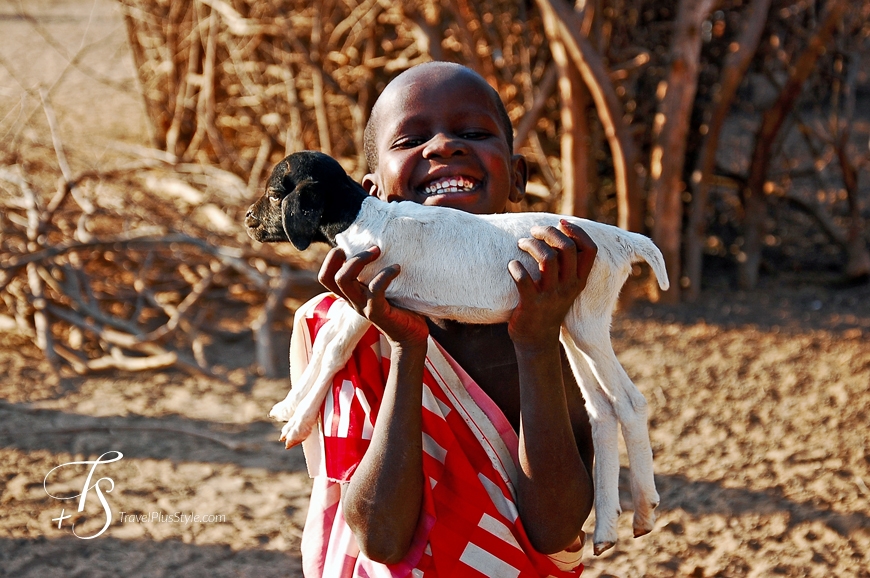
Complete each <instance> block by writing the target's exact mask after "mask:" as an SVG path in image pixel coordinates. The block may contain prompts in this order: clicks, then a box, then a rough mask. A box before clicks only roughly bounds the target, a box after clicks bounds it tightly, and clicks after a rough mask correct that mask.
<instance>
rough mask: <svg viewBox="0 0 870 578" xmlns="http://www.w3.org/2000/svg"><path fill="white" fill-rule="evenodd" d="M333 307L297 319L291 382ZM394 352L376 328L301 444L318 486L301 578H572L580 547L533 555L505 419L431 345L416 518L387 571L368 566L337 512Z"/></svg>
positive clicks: (329, 302)
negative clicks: (404, 548) (402, 553)
mask: <svg viewBox="0 0 870 578" xmlns="http://www.w3.org/2000/svg"><path fill="white" fill-rule="evenodd" d="M336 302H337V298H336V297H335V296H334V295H332V294H326V295H322V296H320V297H317V298H315V299H313V300H312V301H310V302H308V303H307V304H306V305H304V306H303V307H302V308H300V309H299V310H298V311H297V313H296V319H295V322H294V331H293V338H292V343H291V348H290V352H291V372H292V375H293V378H294V379H298V376H299V375H301V373H302V371H304V369H305V366H306V365H307V360H308V357H309V355H310V351H311V343H312V341H313V339H314V337H315V335H316V334H317V332H318V330H319V329H320V327H321V326H322V325H323V324H324V323H325V321H326V320H327V319H328V318H329V315H330V309H331V308H332V306H333V305H334V304H335V303H336ZM389 358H390V355H389V346H388V344H387V342H386V340H385V339H384V338H383V337H382V336H381V334H380V333H379V332H378V331H377V329H375V328H374V327H372V328H371V329H369V331H368V332H367V333H366V334H365V335H364V336H363V338H362V339H361V340H360V342H359V344H358V345H357V347H356V350H355V351H354V354H353V357H352V358H351V360H350V361H349V362H348V364H347V365H346V366H345V367H344V368H343V369H342V370H341V371H339V372H338V374H336V376H335V378H334V381H333V387H332V390H331V391H330V392H329V393H327V398H326V400H325V402H324V404H323V408H322V410H321V415H320V421H319V423H318V427H316V428H315V430H314V431H313V433H312V434H311V435H310V436H309V437H308V439H306V440H305V442H303V449H304V451H305V458H306V461H307V463H308V470H309V474H310V475H311V476H312V477H313V478H314V485H313V488H312V493H311V503H310V507H309V512H308V519H307V521H306V523H305V531H304V534H303V539H302V560H303V569H304V572H305V576H306V577H308V578H315V577H321V576H323V577H328V578H352V577H354V578H355V577H371V578H379V577H384V578H386V577H405V576H412V577H414V578H420V577H425V578H435V577H442V578H448V577H449V578H462V577H477V578H479V577H481V576H491V577H498V578H515V577H521V578H526V577H538V576H553V577H558V578H561V577H568V576H579V575H580V573H581V572H582V570H583V565H582V564H581V563H580V558H581V556H582V546H583V541H582V540H581V539H580V538H578V540H577V542H576V543H575V545H574V547H572V548H571V551H565V552H560V553H559V554H555V555H552V556H547V555H544V554H541V553H538V552H536V551H535V550H534V548H532V546H531V544H530V543H529V540H528V537H527V536H526V533H525V530H524V529H523V525H522V522H521V520H520V518H519V515H518V513H517V507H516V494H515V491H514V487H515V480H516V463H517V447H518V440H517V435H516V433H515V432H514V431H513V429H512V428H511V426H510V424H509V423H508V421H507V419H506V418H505V417H504V415H503V414H502V413H501V410H499V408H498V407H497V406H496V405H495V404H494V403H493V402H492V400H490V399H489V398H488V397H487V396H486V395H485V394H484V393H483V391H482V390H481V389H480V388H479V387H478V386H477V385H476V384H474V383H473V382H472V380H471V379H470V378H469V377H468V376H467V374H465V372H464V371H463V370H462V369H461V368H460V367H458V366H457V365H456V363H455V362H454V361H453V360H452V359H450V358H449V356H448V355H447V354H446V353H445V352H444V351H443V350H442V349H441V348H440V347H439V346H438V345H437V344H435V342H434V341H432V339H431V338H430V340H429V350H428V352H427V358H426V370H425V372H424V376H423V408H422V412H423V450H424V455H423V471H424V474H425V476H426V479H428V480H429V483H428V484H426V485H425V488H424V496H423V505H422V511H421V512H420V519H419V522H418V526H417V529H416V533H415V536H414V539H413V542H412V545H411V548H410V550H409V552H408V554H407V555H406V557H405V559H404V560H402V561H401V562H399V563H398V564H394V565H385V564H380V563H377V562H374V561H372V560H370V559H368V558H366V557H365V555H363V554H362V553H361V552H360V551H359V547H358V546H357V543H356V540H355V538H354V536H353V533H352V532H351V530H350V528H349V527H348V525H347V523H346V521H345V519H344V516H343V514H342V504H341V489H340V484H341V483H343V482H347V481H348V480H349V479H350V477H351V476H352V475H353V472H354V470H355V469H356V467H357V466H358V465H359V462H360V460H361V459H362V457H363V455H364V454H365V451H366V449H367V448H368V446H369V443H370V442H371V437H372V431H373V429H374V423H375V420H376V419H377V414H378V408H379V407H380V403H381V399H382V396H383V393H384V386H385V383H386V379H387V375H388V373H389Z"/></svg>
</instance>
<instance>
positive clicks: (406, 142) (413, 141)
mask: <svg viewBox="0 0 870 578" xmlns="http://www.w3.org/2000/svg"><path fill="white" fill-rule="evenodd" d="M423 142H424V140H423V139H422V138H420V137H407V138H403V139H399V140H397V141H396V142H395V144H393V148H397V149H407V148H413V147H415V146H420V145H421V144H423Z"/></svg>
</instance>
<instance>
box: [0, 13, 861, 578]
mask: <svg viewBox="0 0 870 578" xmlns="http://www.w3.org/2000/svg"><path fill="white" fill-rule="evenodd" d="M21 10H26V12H27V13H29V14H31V15H33V16H34V17H35V18H36V19H37V21H38V22H39V23H40V26H42V27H43V28H42V31H43V32H45V33H47V34H49V35H50V37H51V38H53V39H54V41H55V42H58V46H57V47H52V46H51V45H50V44H48V43H47V42H46V41H45V39H44V38H43V36H42V35H40V34H39V33H38V32H36V31H35V29H34V28H33V26H32V23H31V22H29V21H28V20H27V19H25V18H22V17H21V16H20V11H21ZM92 43H95V44H93V46H91V44H92ZM82 48H84V54H83V55H82V56H81V61H82V62H83V63H84V64H85V65H86V67H87V68H88V70H87V71H85V72H83V71H82V70H81V69H70V68H68V66H67V64H66V61H67V60H68V59H69V58H71V57H72V56H73V55H75V54H76V53H78V52H80V51H81V50H82ZM0 58H2V60H0V138H3V139H6V140H5V141H4V142H9V140H8V139H9V135H10V134H11V132H15V131H18V133H19V134H20V135H21V136H20V137H19V140H18V141H17V142H18V145H16V146H21V147H31V148H32V147H36V148H38V147H39V146H43V147H44V143H48V142H49V141H48V140H47V137H46V134H45V130H44V122H43V121H42V117H41V115H42V110H41V108H40V107H39V106H38V100H34V98H33V97H32V96H31V97H26V98H25V97H22V89H23V88H27V89H34V88H37V87H39V86H42V87H44V88H51V87H52V86H54V89H53V90H52V91H51V93H50V95H51V98H52V102H53V103H54V106H55V107H56V108H57V110H58V117H59V123H60V125H61V130H62V134H63V137H64V139H65V142H66V143H67V145H68V147H69V148H70V149H75V151H76V155H75V161H74V162H76V163H79V164H80V166H88V165H94V166H96V165H99V164H100V163H101V162H103V160H104V159H105V158H107V156H110V155H111V150H112V149H113V145H111V144H107V143H111V142H112V141H113V139H114V140H124V141H127V142H146V140H147V132H146V127H145V123H144V120H143V118H142V112H141V104H139V102H138V100H137V99H136V98H135V83H134V82H133V80H132V79H133V73H132V65H131V62H130V57H129V53H128V51H127V49H126V45H125V33H124V29H123V26H122V24H121V21H120V18H119V16H118V13H117V10H116V7H115V6H114V5H113V4H112V3H111V2H110V1H109V0H96V1H91V0H81V1H75V0H40V1H33V0H27V2H22V3H19V2H17V1H11V0H10V1H7V2H5V3H3V4H2V5H0ZM82 102H86V103H87V104H88V106H84V107H83V106H81V104H82ZM28 115H31V116H28ZM22 119H24V120H22ZM24 121H26V130H25V131H23V132H22V131H21V130H19V129H21V126H24V125H23V124H21V123H23V122H24ZM16 123H19V124H16ZM40 143H42V144H40ZM729 274H730V272H729V271H727V270H723V272H722V275H721V276H720V277H715V276H714V277H715V278H713V279H712V280H711V282H710V287H708V288H707V289H706V290H705V292H704V294H703V297H702V299H701V300H700V301H699V302H698V303H697V304H694V305H692V306H681V307H664V306H661V305H652V304H648V303H645V302H642V301H638V302H635V304H634V306H633V307H632V308H631V309H630V310H628V311H627V312H623V313H619V314H618V315H617V316H616V319H615V322H614V343H615V347H616V350H617V353H618V355H619V357H620V359H621V360H622V362H623V363H624V365H625V367H626V370H627V371H628V373H629V375H631V376H632V378H633V379H634V380H635V382H636V383H637V384H638V386H639V387H640V389H641V390H642V391H643V392H644V394H645V395H646V397H647V399H648V400H649V402H650V410H651V416H652V417H651V424H650V426H651V427H650V430H651V437H652V441H653V448H654V451H655V459H656V472H657V482H658V487H659V491H660V493H661V496H662V505H661V507H660V519H659V522H658V524H657V527H656V530H655V531H654V532H653V533H652V534H650V535H649V536H647V537H644V538H641V539H637V540H634V539H632V538H631V537H630V515H631V511H630V503H629V502H625V503H624V509H625V510H626V513H625V514H624V515H623V517H622V518H621V520H620V535H621V541H620V542H619V544H618V546H617V547H616V548H615V549H613V550H611V551H609V552H608V553H606V554H605V555H604V556H602V557H601V558H594V557H593V556H592V555H591V551H588V550H587V565H588V566H587V567H588V570H587V573H586V574H585V575H588V576H591V577H603V576H618V577H621V578H633V577H643V576H698V577H701V576H707V577H709V576H726V577H743V576H747V577H748V576H791V577H799V576H800V577H803V576H819V577H834V576H836V577H850V576H854V577H868V576H870V489H868V484H870V433H868V425H870V286H868V285H863V286H855V287H845V286H839V285H837V284H836V277H835V274H834V273H826V272H825V271H823V270H820V271H817V272H807V271H804V272H803V273H800V272H792V273H785V272H780V273H779V274H778V275H777V276H775V277H773V276H769V275H768V276H765V277H764V279H763V282H762V285H761V287H760V288H759V289H758V290H756V291H752V292H739V291H735V290H734V289H733V288H731V286H730V285H729V283H728V278H729V277H728V275H729ZM0 331H2V333H0V576H16V577H18V576H22V577H23V576H48V577H54V576H57V577H68V576H81V577H99V576H107V577H114V576H131V577H139V576H143V577H144V576H185V577H195V576H217V577H222V576H257V577H260V578H265V577H268V576H300V575H301V572H300V569H299V567H300V563H299V556H298V551H299V537H300V533H301V528H302V522H303V520H304V516H305V512H306V508H307V495H308V488H309V482H308V478H307V475H306V474H305V472H304V463H303V460H302V456H301V453H300V452H299V451H290V452H286V451H284V450H283V448H282V446H281V445H280V444H279V443H278V442H277V441H276V438H277V432H278V428H277V426H276V425H275V424H274V423H271V422H269V420H268V418H267V417H266V414H267V413H268V410H269V408H270V406H271V405H272V404H273V403H274V402H275V401H277V400H279V399H281V398H282V397H283V395H284V393H285V391H284V390H285V387H286V384H285V383H283V381H281V380H267V379H263V378H258V377H256V376H255V375H254V373H253V371H252V370H246V369H235V370H232V371H230V372H229V373H228V377H227V379H226V380H224V381H220V380H209V379H205V378H200V377H191V376H188V375H185V374H181V373H176V372H162V373H161V372H152V373H139V374H102V375H100V376H97V377H89V378H78V379H69V380H64V381H63V382H58V381H57V380H56V379H55V378H53V377H52V376H51V373H50V372H49V370H48V367H47V365H46V364H45V362H44V361H43V360H42V357H41V355H40V354H39V351H38V350H37V349H36V348H35V346H33V345H32V344H31V342H30V341H29V339H28V338H26V337H24V336H22V335H20V334H18V333H16V332H15V330H14V329H12V328H11V327H4V328H2V329H0ZM223 353H224V355H225V356H226V358H227V359H231V360H233V362H234V365H236V366H239V367H244V366H246V365H247V364H248V363H250V361H251V359H252V357H251V350H250V348H246V347H244V344H242V345H240V346H239V347H238V348H237V349H234V350H227V351H225V352H223ZM116 451H117V452H122V453H123V458H122V459H121V460H119V461H116V462H114V463H109V464H102V465H100V466H98V467H97V469H96V470H95V473H94V475H93V477H92V478H91V481H90V485H91V486H93V485H94V484H95V483H99V487H100V489H101V490H102V491H103V497H104V499H105V500H106V504H107V505H106V507H104V506H103V505H101V502H100V500H99V497H98V495H97V493H96V492H95V490H91V492H90V493H89V495H88V501H87V504H86V507H85V509H84V512H81V513H79V512H77V511H76V510H77V506H78V499H76V498H73V499H67V500H60V499H55V498H52V497H49V496H48V495H47V494H46V487H44V482H45V480H46V476H47V474H48V473H49V472H50V471H51V470H52V468H55V467H57V466H59V465H61V464H65V463H68V462H73V461H87V460H95V459H96V458H97V457H99V456H100V455H102V454H105V453H107V452H116ZM113 455H114V454H109V455H107V456H106V457H105V458H104V459H111V458H112V457H113ZM89 471H90V466H87V465H70V466H64V467H62V468H60V469H58V470H56V471H55V472H54V473H53V474H52V476H51V477H49V478H48V484H47V489H48V491H49V492H51V494H53V495H54V496H57V497H58V498H61V497H73V496H75V494H77V493H79V492H81V491H82V487H83V485H84V484H85V480H86V478H87V474H88V472H89ZM103 478H105V479H103ZM108 479H110V480H111V482H109V481H108ZM97 480H102V481H100V482H97ZM623 481H624V482H625V481H626V479H625V478H623ZM624 485H625V484H624ZM110 488H113V489H112V491H111V492H109V489H110ZM106 508H109V509H110V510H111V512H112V516H113V518H112V523H111V524H110V525H109V527H108V529H106V531H105V532H104V533H102V534H101V535H99V536H98V537H96V538H93V539H88V540H85V539H81V538H80V537H77V536H76V535H74V534H73V532H72V530H71V528H72V523H73V522H75V527H76V532H77V533H78V535H79V536H81V537H89V536H93V535H94V534H96V533H98V532H99V531H100V529H101V528H102V527H103V524H104V523H105V520H106V516H105V510H106ZM62 512H63V515H64V516H67V515H72V517H70V518H62V519H60V518H61V514H62ZM152 513H156V516H157V517H156V518H155V519H152V518H151V516H152V515H153V514H152ZM122 514H123V516H122ZM131 515H135V516H142V515H145V516H147V517H148V518H147V519H146V520H145V521H136V520H134V519H131V518H130V516H131ZM189 515H196V516H200V517H203V518H204V519H200V520H199V521H188V519H187V518H185V517H186V516H189ZM183 516H184V517H183ZM209 516H213V517H212V518H209ZM58 524H60V528H58ZM589 527H590V528H591V524H590V526H589Z"/></svg>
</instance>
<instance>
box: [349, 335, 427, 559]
mask: <svg viewBox="0 0 870 578" xmlns="http://www.w3.org/2000/svg"><path fill="white" fill-rule="evenodd" d="M425 357H426V344H425V343H423V344H422V345H419V344H415V345H410V346H406V347H402V346H396V345H394V346H393V350H392V354H391V359H390V362H391V363H390V373H389V376H388V379H387V384H386V388H385V391H384V398H383V400H382V402H381V406H380V410H379V412H378V418H377V421H376V423H375V428H374V431H373V433H372V442H371V445H370V446H369V449H368V450H367V451H366V454H365V456H364V457H363V459H362V461H361V462H360V464H359V467H358V468H357V470H356V472H354V474H353V477H352V478H351V480H350V483H348V484H347V485H346V486H345V487H344V488H342V492H343V494H342V496H343V502H344V514H345V518H346V519H347V522H348V525H349V526H350V528H351V530H353V532H354V535H355V536H356V538H357V542H358V543H359V546H360V549H361V550H362V552H363V553H364V554H366V556H368V557H369V558H371V559H372V560H375V561H378V562H386V563H395V562H398V561H400V560H401V559H402V558H404V556H405V553H406V552H407V550H408V547H409V546H410V544H411V539H412V538H413V535H414V531H415V529H416V526H417V520H418V517H419V513H420V507H421V503H422V498H423V448H422V434H421V431H422V414H421V407H422V395H423V394H422V391H423V366H424V363H425Z"/></svg>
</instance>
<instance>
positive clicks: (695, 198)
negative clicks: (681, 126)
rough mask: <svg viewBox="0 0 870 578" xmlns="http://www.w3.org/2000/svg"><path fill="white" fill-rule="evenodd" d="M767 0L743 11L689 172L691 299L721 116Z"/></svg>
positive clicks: (756, 39)
mask: <svg viewBox="0 0 870 578" xmlns="http://www.w3.org/2000/svg"><path fill="white" fill-rule="evenodd" d="M770 3H771V0H753V2H752V4H751V5H750V6H749V9H748V11H747V14H746V22H745V24H744V27H743V31H742V32H741V33H740V36H739V37H738V38H737V42H736V50H734V51H732V52H731V53H729V54H728V56H727V57H726V58H725V63H724V65H723V67H722V74H721V77H720V80H719V90H718V91H716V93H715V94H714V95H713V103H712V111H711V112H710V113H709V117H708V118H709V120H708V122H707V134H706V135H705V136H704V140H703V142H702V143H701V153H700V154H699V155H698V166H697V168H696V170H695V173H694V174H693V175H692V189H693V195H692V204H691V209H690V213H689V224H688V227H687V229H686V241H685V259H686V270H685V275H684V276H685V277H686V278H687V279H688V281H689V286H688V288H687V289H686V291H685V292H684V294H683V297H684V298H687V299H688V300H690V301H694V300H695V299H697V298H698V295H699V294H700V292H701V277H702V269H703V265H702V261H703V255H704V234H705V232H706V229H707V226H706V218H705V217H706V211H707V199H708V196H709V191H710V178H711V177H712V176H713V171H714V170H715V168H716V151H717V150H718V148H719V136H720V134H721V133H722V126H723V125H724V124H725V118H726V117H727V116H728V111H729V110H730V108H731V103H732V102H734V96H735V95H736V94H737V89H738V88H739V87H740V83H741V82H743V77H744V76H745V75H746V71H747V70H748V69H749V65H750V64H751V63H752V58H753V57H754V56H755V53H756V52H757V51H758V45H759V43H760V42H761V34H762V33H763V32H764V26H765V23H766V22H767V13H768V12H769V10H770Z"/></svg>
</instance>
